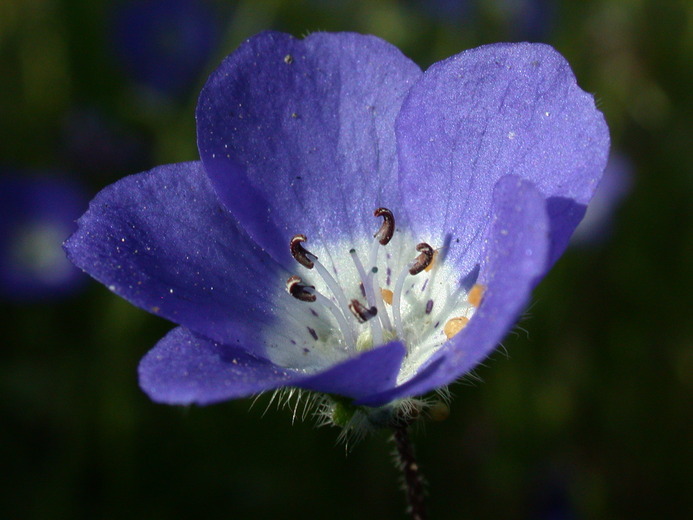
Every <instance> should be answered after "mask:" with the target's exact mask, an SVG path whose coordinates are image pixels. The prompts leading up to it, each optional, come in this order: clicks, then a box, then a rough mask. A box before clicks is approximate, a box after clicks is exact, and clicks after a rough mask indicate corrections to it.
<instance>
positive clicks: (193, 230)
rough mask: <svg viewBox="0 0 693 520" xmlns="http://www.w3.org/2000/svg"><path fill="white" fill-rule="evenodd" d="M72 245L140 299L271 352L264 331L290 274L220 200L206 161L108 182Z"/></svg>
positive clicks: (122, 291) (82, 259)
mask: <svg viewBox="0 0 693 520" xmlns="http://www.w3.org/2000/svg"><path fill="white" fill-rule="evenodd" d="M65 249H66V251H67V253H68V256H69V258H70V260H72V262H73V263H75V264H76V265H77V266H78V267H80V268H82V269H83V270H85V271H86V272H88V273H89V274H90V275H91V276H93V277H94V278H96V279H97V280H99V281H100V282H101V283H103V284H104V285H106V286H107V287H108V288H109V289H110V290H112V291H113V292H115V293H116V294H118V295H120V296H122V297H123V298H125V299H127V300H129V301H130V302H132V303H134V304H135V305H137V306H139V307H142V308H143V309H146V310H147V311H149V312H153V313H155V314H158V315H160V316H163V317H164V318H167V319H169V320H171V321H173V322H175V323H179V324H181V325H183V326H185V327H187V328H190V329H192V330H193V331H195V332H198V333H200V334H203V335H205V336H206V337H208V338H211V339H213V340H215V341H220V342H223V343H227V344H230V345H240V346H242V347H244V348H246V349H248V350H252V351H255V352H264V349H263V348H262V347H261V343H262V338H261V337H260V335H261V333H262V330H263V327H264V326H266V325H267V324H269V323H272V322H273V321H274V319H275V310H274V308H273V302H272V300H271V295H272V294H274V292H275V291H276V287H277V284H278V283H279V284H281V280H285V279H286V278H287V277H288V274H286V273H285V272H283V271H282V270H281V269H280V268H279V267H278V266H277V265H276V263H275V262H274V261H273V260H272V259H271V258H270V257H269V256H268V255H267V254H265V253H264V252H263V251H262V250H261V249H260V248H259V247H258V246H257V245H256V244H255V243H254V242H252V241H251V240H250V239H249V238H248V237H247V235H246V234H245V233H244V232H243V231H242V230H240V229H239V227H238V225H237V223H236V221H235V219H234V218H233V216H232V215H231V214H230V213H229V212H228V211H227V210H226V209H225V208H224V207H223V206H222V205H221V204H220V203H219V201H218V199H217V197H216V194H215V192H214V190H213V189H212V187H211V185H210V183H209V179H208V178H207V176H206V175H205V173H204V170H203V169H202V164H201V163H200V162H193V163H181V164H172V165H168V166H161V167H158V168H155V169H153V170H151V171H149V172H146V173H142V174H139V175H133V176H130V177H126V178H125V179H122V180H121V181H119V182H117V183H115V184H113V185H111V186H109V187H108V188H106V189H104V190H103V191H101V193H99V194H98V195H97V196H96V198H95V199H94V200H93V201H92V203H91V205H90V207H89V211H88V212H87V213H85V215H84V216H82V218H80V220H79V221H78V230H77V232H76V233H75V234H74V235H73V236H72V237H70V239H69V240H68V241H67V242H66V244H65ZM280 286H281V285H280Z"/></svg>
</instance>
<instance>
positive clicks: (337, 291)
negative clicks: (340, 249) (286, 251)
mask: <svg viewBox="0 0 693 520" xmlns="http://www.w3.org/2000/svg"><path fill="white" fill-rule="evenodd" d="M307 241H308V239H307V238H306V236H305V235H302V234H299V235H294V237H293V238H292V239H291V242H290V243H289V247H290V248H291V256H293V257H294V259H295V260H296V261H297V262H298V263H299V264H301V265H303V266H304V267H307V268H308V269H313V267H315V269H316V270H317V271H318V273H319V274H320V276H322V279H323V280H324V281H325V283H326V284H327V286H328V287H329V288H330V291H332V294H333V295H334V297H335V299H336V300H337V303H339V308H340V309H341V313H342V318H343V321H344V322H346V318H347V316H349V304H348V302H347V299H346V296H345V295H344V291H342V288H341V286H340V285H339V284H338V283H337V280H335V279H334V277H333V276H332V275H331V274H330V273H329V271H328V270H327V269H325V266H323V265H322V264H321V263H320V262H319V261H318V257H317V256H315V255H314V254H313V253H311V252H310V251H308V250H307V249H305V248H304V247H303V246H302V245H301V242H307ZM349 330H350V331H351V335H352V336H353V331H352V330H351V327H349Z"/></svg>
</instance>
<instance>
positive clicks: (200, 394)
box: [139, 327, 298, 405]
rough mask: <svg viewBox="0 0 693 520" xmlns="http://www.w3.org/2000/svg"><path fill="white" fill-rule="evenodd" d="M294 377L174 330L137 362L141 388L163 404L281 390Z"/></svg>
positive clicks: (212, 400) (232, 349)
mask: <svg viewBox="0 0 693 520" xmlns="http://www.w3.org/2000/svg"><path fill="white" fill-rule="evenodd" d="M297 377H298V374H297V373H296V372H293V371H290V370H286V369H282V368H279V367H277V366H276V365H274V364H272V363H270V362H269V361H267V360H265V359H262V358H258V357H255V356H253V355H251V354H248V353H247V352H245V351H244V350H242V349H239V348H235V347H231V346H228V345H222V344H219V343H215V342H213V341H210V340H207V339H205V338H202V337H200V336H197V335H195V334H194V333H192V332H191V331H189V330H188V329H184V328H182V327H178V328H175V329H173V330H172V331H171V332H169V333H168V334H167V335H166V336H165V337H164V338H163V339H161V341H159V342H158V343H157V344H156V346H155V347H154V348H153V349H152V350H150V351H149V352H148V353H147V354H146V355H145V356H144V357H143V358H142V361H140V366H139V380H140V387H141V388H142V390H144V391H145V393H146V394H147V395H149V397H151V398H152V400H154V401H156V402H158V403H165V404H181V405H188V404H200V405H206V404H212V403H216V402H219V401H225V400H227V399H235V398H239V397H248V396H250V395H253V394H256V393H259V392H263V391H265V390H270V389H273V388H277V387H279V386H285V385H287V384H290V383H291V381H292V380H294V379H296V378H297Z"/></svg>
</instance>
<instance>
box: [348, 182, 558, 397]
mask: <svg viewBox="0 0 693 520" xmlns="http://www.w3.org/2000/svg"><path fill="white" fill-rule="evenodd" d="M549 233H550V222H549V218H548V213H547V210H546V203H545V200H544V197H543V196H542V195H541V194H540V193H539V191H538V190H537V189H536V188H535V187H534V186H533V185H532V184H531V183H530V182H527V181H525V180H522V179H520V178H519V177H516V176H506V177H504V178H502V179H501V180H500V181H499V182H498V183H497V185H496V187H495V189H494V190H493V199H492V214H491V224H490V227H489V230H488V232H487V234H486V236H485V237H484V242H485V244H486V246H485V250H484V254H483V255H482V257H481V258H480V259H479V262H480V265H479V268H480V269H479V272H480V275H479V282H480V283H482V284H483V285H485V286H486V291H485V294H484V297H483V300H482V303H481V305H480V306H479V308H478V309H477V311H476V313H475V314H474V316H473V317H472V319H471V320H470V321H469V324H468V325H467V327H466V328H464V329H463V330H462V331H461V332H460V333H459V334H458V335H457V336H455V337H454V338H453V339H452V340H450V341H448V342H446V343H445V344H443V346H442V347H441V349H440V350H439V351H438V352H437V353H436V354H434V356H433V357H432V358H431V359H430V360H429V362H428V363H427V366H425V367H422V368H421V369H420V370H419V373H418V374H417V375H416V376H414V378H412V379H411V380H410V381H408V382H407V383H405V384H404V385H401V386H400V387H397V388H395V389H392V390H390V391H386V392H381V393H379V394H375V395H371V396H368V397H365V398H362V399H361V400H360V402H361V403H362V404H367V405H370V406H375V405H381V404H384V403H387V402H389V401H391V400H393V399H397V398H401V397H407V396H411V395H417V394H422V393H425V392H427V391H429V390H432V389H434V388H438V387H441V386H444V385H446V384H449V383H451V382H453V381H454V380H455V379H457V378H458V377H460V376H462V375H464V374H465V373H467V372H469V371H470V370H471V369H473V368H474V367H475V366H476V365H478V364H479V363H480V362H481V361H482V360H483V359H484V358H486V357H487V356H488V355H489V354H490V353H491V352H492V351H493V350H494V349H495V348H496V346H497V345H498V344H499V342H500V341H501V340H502V339H503V338H504V337H505V335H506V334H507V333H508V332H509V330H510V329H511V327H512V326H513V324H514V323H515V321H516V320H517V319H518V317H519V316H520V314H521V312H522V310H523V309H524V307H525V305H526V304H527V302H528V301H529V297H530V294H531V291H532V289H533V288H534V286H535V285H536V283H537V282H538V280H539V279H540V278H541V276H542V275H543V273H544V271H545V268H546V263H547V258H548V257H549V254H550V247H551V246H550V240H549Z"/></svg>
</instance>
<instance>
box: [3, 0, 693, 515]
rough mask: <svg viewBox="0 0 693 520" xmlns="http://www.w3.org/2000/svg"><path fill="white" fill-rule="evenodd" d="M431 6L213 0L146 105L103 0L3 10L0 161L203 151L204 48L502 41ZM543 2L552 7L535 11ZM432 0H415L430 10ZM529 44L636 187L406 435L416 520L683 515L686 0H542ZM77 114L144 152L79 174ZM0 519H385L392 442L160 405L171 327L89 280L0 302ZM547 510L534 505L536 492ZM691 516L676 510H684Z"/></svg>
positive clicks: (280, 420)
mask: <svg viewBox="0 0 693 520" xmlns="http://www.w3.org/2000/svg"><path fill="white" fill-rule="evenodd" d="M424 3H426V2H419V3H417V2H415V1H414V0H411V1H409V2H396V1H381V2H374V1H371V2H365V1H364V2H359V1H352V2H348V1H342V2H336V1H335V2H328V1H317V0H314V1H307V0H305V1H288V0H287V1H281V0H274V1H246V2H217V3H215V7H216V8H217V9H218V10H219V13H220V15H219V19H220V20H222V22H223V38H222V41H221V43H220V45H219V47H218V49H217V51H216V53H215V55H214V56H213V57H212V58H211V59H210V62H209V63H208V64H207V66H206V67H205V69H204V72H203V73H202V74H201V75H200V77H199V80H198V81H197V87H196V88H194V89H192V91H191V92H190V95H189V96H187V97H186V98H185V99H182V100H175V101H172V100H169V101H167V102H158V103H152V102H147V101H146V98H143V96H142V93H141V91H140V90H139V89H138V88H136V87H135V86H134V85H133V83H132V82H131V81H130V80H129V78H128V77H127V76H126V75H125V74H123V72H122V69H121V68H120V67H119V66H118V64H117V63H116V61H115V59H114V57H113V55H112V52H111V50H110V47H109V44H108V41H107V38H106V36H107V31H106V27H107V24H108V19H109V16H110V14H109V13H110V9H111V7H112V6H110V4H108V3H106V2H104V3H102V2H89V1H84V2H77V1H68V0H63V1H60V0H9V1H4V2H0V78H1V79H0V162H1V163H3V164H10V165H13V166H18V167H22V168H28V169H37V170H41V169H53V168H58V169H61V170H63V171H67V172H68V173H70V174H71V175H73V176H74V177H76V178H79V179H80V180H81V181H82V182H84V183H86V184H87V185H88V186H89V187H90V189H91V192H92V193H95V192H96V191H97V190H98V189H100V188H101V187H103V186H105V185H107V184H109V183H110V182H113V181H114V180H116V179H118V178H120V177H122V176H124V175H127V174H130V173H135V171H136V170H134V169H132V168H135V167H136V168H138V169H146V168H148V167H150V166H152V165H155V164H162V163H170V162H176V161H182V160H194V159H196V158H197V152H196V148H195V126H194V117H193V113H194V106H195V98H196V95H197V91H199V87H200V86H201V85H202V84H203V83H204V80H205V78H206V75H207V74H208V73H209V72H210V71H211V70H213V68H214V66H215V64H216V63H218V62H219V61H220V60H221V58H222V57H223V56H224V55H226V54H228V53H229V52H231V51H232V50H233V49H234V48H235V47H236V46H237V45H238V44H239V43H240V42H241V41H242V40H243V39H244V38H246V37H248V36H250V35H252V34H254V33H256V32H258V31H260V30H263V29H266V28H275V29H280V30H285V31H288V32H291V33H293V34H295V35H297V36H300V35H304V34H306V33H308V32H311V31H315V30H329V31H340V30H350V31H359V32H364V33H372V34H376V35H379V36H381V37H383V38H385V39H387V40H388V41H390V42H392V43H394V44H395V45H398V46H399V47H400V48H401V49H402V50H403V51H404V53H405V54H407V55H408V56H410V57H412V58H413V59H414V60H415V61H417V63H419V64H420V65H421V66H422V67H426V66H428V65H429V64H431V63H433V62H434V61H437V60H439V59H442V58H444V57H447V56H449V55H452V54H455V53H457V52H459V51H461V50H463V49H465V48H469V47H473V46H476V45H479V44H483V43H489V42H494V41H501V40H507V39H517V36H516V35H515V32H514V29H515V24H514V22H512V21H510V20H508V19H507V17H506V16H505V15H504V14H503V10H502V9H501V4H502V1H500V0H498V1H490V2H482V3H481V6H479V5H477V7H476V8H475V9H474V10H473V12H471V13H469V12H468V13H467V14H466V15H464V16H462V17H461V18H457V19H456V18H454V17H446V18H443V19H440V18H436V17H435V16H432V15H431V14H430V13H429V12H428V11H426V10H425V9H422V8H421V5H422V4H424ZM549 3H550V2H549ZM429 4H430V2H429ZM553 5H554V9H555V13H554V14H555V16H554V18H553V22H552V26H551V29H550V30H549V31H548V32H547V33H546V36H545V40H546V41H548V42H549V43H551V44H552V45H554V46H555V47H556V48H557V49H558V50H559V51H560V52H561V53H563V54H564V55H565V56H566V57H567V58H568V60H569V61H570V62H571V64H572V66H573V68H574V70H575V73H576V75H577V77H578V80H579V83H580V84H581V86H582V87H583V88H584V89H585V90H587V91H590V92H594V93H596V97H597V99H598V104H599V106H600V108H601V109H602V110H603V111H604V113H605V115H606V118H607V120H608V122H609V125H610V128H611V131H612V142H613V149H614V150H617V151H619V152H620V153H622V154H624V155H625V156H627V157H628V158H629V159H630V160H631V162H632V164H633V175H634V179H633V188H632V191H631V193H630V195H629V197H628V198H627V199H626V200H625V201H624V202H623V204H622V205H621V206H620V207H619V208H618V210H617V211H616V213H615V215H614V222H613V233H612V236H611V238H610V240H609V241H607V242H605V243H603V244H599V245H593V246H591V247H581V248H578V247H574V248H572V249H571V250H570V251H569V252H568V253H567V254H566V255H565V256H564V258H563V259H562V260H561V261H560V262H559V263H558V264H557V266H556V267H555V269H554V270H553V271H552V272H551V273H550V274H549V276H548V277H547V278H546V279H545V280H544V282H542V284H541V285H540V287H539V289H538V290H537V291H536V294H535V298H534V301H533V303H532V305H531V308H530V310H529V312H528V317H527V318H525V319H524V320H523V321H522V323H521V326H522V328H523V329H524V330H526V332H524V331H518V333H517V334H512V335H510V336H509V337H508V339H507V341H505V342H504V346H505V349H506V350H507V353H508V354H507V355H505V353H503V352H502V351H500V350H499V351H498V352H497V353H495V354H494V355H493V356H492V358H491V359H490V360H489V361H488V362H487V363H486V366H484V367H482V368H480V369H479V370H478V371H477V374H478V376H479V378H480V379H482V380H483V383H482V382H479V381H473V380H470V381H468V382H467V384H464V383H463V384H457V385H454V386H453V388H452V391H453V394H454V400H453V401H452V404H451V413H450V417H449V418H448V419H447V420H445V421H439V422H435V421H431V422H428V423H426V424H425V425H423V426H422V427H421V428H418V429H417V430H416V431H415V432H414V439H415V441H416V444H417V452H418V455H419V459H420V460H419V462H420V466H421V467H422V468H423V471H424V473H425V475H426V477H427V480H428V484H429V486H428V489H429V494H430V496H429V507H430V512H431V517H432V518H434V519H458V518H527V519H529V518H557V519H558V518H566V519H568V518H608V519H621V518H622V519H631V518H681V517H683V516H684V515H685V512H686V511H687V510H688V512H690V505H691V499H690V497H689V494H692V493H693V490H692V489H691V486H690V480H691V472H690V465H691V462H692V460H693V459H692V457H691V455H692V454H691V433H693V432H692V431H691V423H692V422H693V421H691V390H693V350H691V340H692V338H693V334H692V332H693V331H692V326H691V323H692V321H691V314H692V313H691V309H692V308H693V305H691V294H692V292H691V278H692V270H691V265H692V262H693V254H692V253H693V247H692V246H693V244H692V243H691V237H692V233H691V231H692V230H691V226H690V224H691V190H692V188H693V182H692V177H691V172H692V168H691V166H692V165H691V153H690V150H691V142H692V138H693V132H692V131H691V116H692V115H693V114H692V112H693V110H692V103H691V91H692V88H691V87H692V85H693V82H692V81H691V79H692V77H691V76H692V74H691V71H692V69H693V67H692V65H691V64H692V63H693V52H692V50H693V4H691V3H690V2H686V1H683V0H682V1H675V0H669V1H656V0H652V1H645V0H624V1H617V0H592V1H579V2H577V1H575V2H568V1H565V2H555V3H553ZM74 107H89V108H90V109H94V110H97V111H98V112H99V113H102V114H105V115H106V116H107V117H108V118H109V121H112V124H113V125H114V126H115V127H117V128H118V132H119V133H120V134H121V136H123V135H124V136H126V137H127V138H128V139H131V140H134V141H135V142H136V143H139V144H141V146H142V147H143V148H146V150H147V153H146V154H143V155H142V156H141V157H139V158H138V159H137V160H136V161H134V163H135V165H136V166H131V165H127V166H126V167H123V166H119V165H114V166H113V168H105V169H104V171H99V172H96V173H95V172H93V171H88V169H87V168H82V167H81V165H80V164H74V163H73V162H70V161H68V160H67V159H66V158H65V154H64V153H63V152H62V149H61V147H62V142H63V133H64V125H65V117H66V114H68V113H70V111H71V110H73V109H74ZM0 311H1V313H2V314H1V315H2V317H3V320H2V321H3V323H4V325H3V336H4V338H5V339H3V341H2V348H0V457H1V459H0V460H1V462H0V464H1V467H2V473H3V477H4V479H3V480H4V481H5V483H4V484H3V485H2V487H0V515H2V516H3V517H6V518H30V519H34V518H35V519H43V518H106V519H111V518H113V519H119V518H123V519H140V518H141V519H158V518H168V519H170V518H193V517H195V518H249V519H260V518H333V519H340V518H365V519H370V518H373V519H375V518H403V517H404V515H403V511H404V498H403V494H402V493H401V491H400V489H399V483H398V475H397V473H396V471H395V470H394V468H393V466H392V461H391V452H392V447H393V446H392V443H391V442H390V441H389V440H388V435H387V434H386V433H382V434H379V435H374V436H372V437H370V438H368V439H366V440H365V441H363V442H361V443H360V444H358V445H356V446H354V447H352V449H351V451H350V452H349V453H348V454H347V453H346V452H345V449H344V447H343V446H342V445H338V444H336V442H335V439H336V437H337V434H338V430H336V429H331V428H315V427H314V424H313V420H312V419H310V418H309V419H307V420H306V421H303V422H302V421H297V422H296V423H295V424H293V425H292V424H291V415H292V414H291V412H290V411H288V410H286V409H283V410H277V409H276V407H275V406H272V407H270V408H269V409H268V411H267V412H266V413H264V412H265V409H266V408H267V403H268V397H267V396H263V397H261V398H260V399H259V400H258V402H257V403H256V404H255V405H254V406H252V408H251V401H250V400H241V401H236V402H229V403H225V404H220V405H216V406H211V407H207V408H189V409H181V408H174V407H167V406H161V405H156V404H154V403H152V402H150V401H149V400H148V399H147V398H146V396H145V395H144V394H143V393H142V392H141V391H140V390H139V388H138V386H137V380H136V367H137V363H138V361H139V358H140V357H141V356H142V355H143V354H144V353H145V352H146V351H147V350H148V349H149V348H150V347H151V346H152V345H153V344H154V343H155V342H156V340H157V339H158V338H159V337H161V336H162V335H163V334H164V333H165V332H166V331H167V330H168V329H169V328H170V327H171V325H170V324H169V323H166V322H163V321H162V320H161V319H159V318H156V317H154V316H151V315H148V314H146V313H145V312H143V311H141V310H139V309H136V308H134V307H132V306H130V305H129V304H127V303H126V302H124V301H121V300H119V299H118V298H117V297H115V296H114V295H112V294H111V293H109V292H108V291H107V290H106V289H105V288H103V287H101V286H99V285H97V284H96V283H91V284H89V285H88V287H87V288H86V290H84V291H82V292H80V293H78V294H76V295H74V296H72V297H70V298H68V299H65V300H63V301H61V302H59V303H56V302H52V303H49V302H36V303H32V304H22V305H20V304H13V303H10V302H3V303H1V304H0ZM554 503H555V504H556V509H557V510H560V513H561V514H562V516H561V515H558V514H557V515H555V516H549V515H548V513H547V509H550V507H549V506H550V505H551V504H554ZM687 506H688V509H687Z"/></svg>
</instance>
